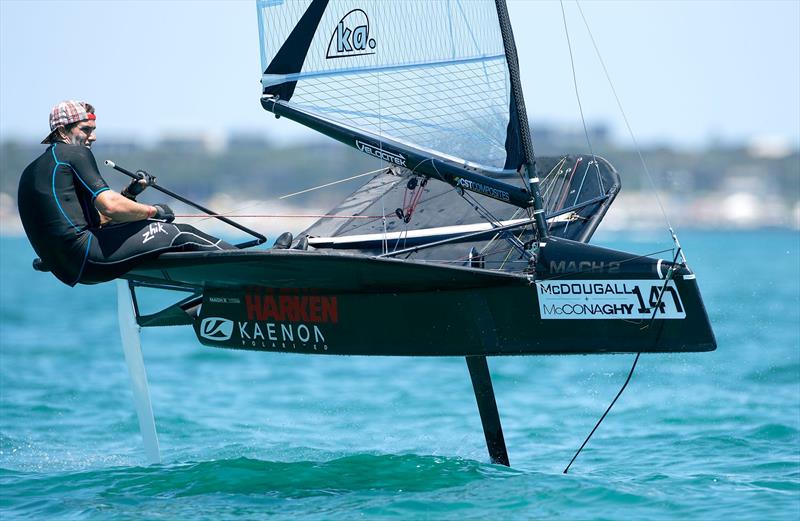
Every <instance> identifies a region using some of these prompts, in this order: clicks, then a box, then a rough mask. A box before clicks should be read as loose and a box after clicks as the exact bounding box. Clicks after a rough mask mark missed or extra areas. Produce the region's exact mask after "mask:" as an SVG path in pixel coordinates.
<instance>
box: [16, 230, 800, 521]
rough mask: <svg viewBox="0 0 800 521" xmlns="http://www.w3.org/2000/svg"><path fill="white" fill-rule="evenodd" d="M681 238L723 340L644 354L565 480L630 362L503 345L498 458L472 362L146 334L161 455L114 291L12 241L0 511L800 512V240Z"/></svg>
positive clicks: (498, 370) (200, 514)
mask: <svg viewBox="0 0 800 521" xmlns="http://www.w3.org/2000/svg"><path fill="white" fill-rule="evenodd" d="M681 239H682V241H683V243H684V244H683V245H684V247H685V248H686V251H687V255H688V258H689V262H690V265H691V266H692V268H693V269H694V270H695V271H696V272H697V273H698V281H699V284H700V287H701V289H702V291H703V295H704V297H705V301H706V305H707V307H708V311H709V315H710V316H711V320H712V322H713V324H714V327H715V331H716V334H717V339H718V342H719V348H718V350H717V351H716V352H714V353H704V354H681V355H643V356H642V359H641V360H640V362H639V365H638V367H637V370H636V373H635V374H634V377H633V379H632V381H631V383H630V385H629V387H628V389H627V391H626V392H625V394H623V396H622V398H621V399H620V400H619V402H618V403H617V405H616V407H615V408H614V410H613V411H612V413H611V414H610V415H609V417H608V418H607V419H606V421H605V422H604V423H603V425H602V426H601V427H600V429H599V430H598V432H597V433H596V434H595V437H594V438H593V439H592V441H591V442H590V444H589V446H588V448H587V449H586V450H585V451H584V453H583V454H582V455H581V457H580V458H579V459H578V460H577V462H576V463H575V465H574V466H573V468H572V470H571V471H570V474H568V475H564V474H562V473H561V471H562V469H563V468H564V466H565V465H566V464H567V462H568V461H569V459H570V457H571V456H572V453H573V452H574V450H575V449H576V448H577V447H578V446H579V445H580V443H581V442H582V440H583V438H584V436H585V435H586V434H587V433H588V431H589V430H590V429H591V428H592V426H593V425H594V423H595V421H596V420H597V418H598V417H599V416H600V414H602V412H603V410H604V409H605V407H606V406H607V404H608V403H609V401H610V400H611V398H613V396H614V394H615V393H616V391H617V390H618V389H619V387H620V385H621V384H622V382H623V381H624V379H625V376H626V375H627V371H628V369H629V368H630V364H631V362H632V360H633V356H632V355H612V356H580V357H527V358H502V359H498V358H493V359H490V361H489V364H490V368H491V371H492V374H493V377H494V383H495V391H496V393H497V399H498V403H499V408H500V414H501V417H502V420H503V426H504V429H505V434H506V442H507V445H508V448H509V454H510V458H511V463H512V465H513V466H512V467H511V468H505V467H501V466H496V465H492V464H490V463H489V462H488V456H487V454H486V449H485V446H484V441H483V434H482V431H481V426H480V420H479V417H478V413H477V408H476V405H475V402H474V397H473V394H472V390H471V387H470V381H469V376H468V373H467V369H466V364H465V363H464V361H463V359H443V358H434V359H405V358H396V359H394V358H350V357H313V356H304V355H293V354H269V353H251V352H238V351H227V350H215V349H212V348H208V347H202V346H200V345H199V344H198V343H197V342H196V341H195V339H194V335H193V333H192V331H191V330H189V329H188V328H164V329H159V330H152V329H150V330H145V331H144V332H143V333H142V340H143V346H144V356H145V361H146V363H147V368H148V376H149V379H150V390H151V393H152V397H153V406H154V410H155V415H156V421H157V426H158V429H159V435H160V442H161V448H162V455H163V459H164V462H163V464H161V465H156V466H147V465H146V464H145V462H144V455H143V451H142V448H141V440H140V436H139V433H138V426H137V422H136V416H135V412H134V409H133V404H132V394H131V389H130V384H129V381H128V377H127V370H126V367H125V365H124V361H123V357H122V350H121V344H120V340H119V335H118V330H117V320H116V304H115V288H114V286H113V285H110V284H109V285H101V286H95V287H79V288H75V289H70V288H67V287H66V286H63V285H61V284H60V283H58V282H57V281H56V280H55V279H54V278H52V277H51V276H49V275H45V274H40V273H35V272H33V271H32V270H31V269H30V262H31V259H32V258H33V253H32V250H31V249H30V247H29V246H28V245H27V242H26V241H25V239H17V238H3V239H1V240H0V260H1V261H2V264H1V265H0V268H1V270H0V298H2V300H1V301H0V407H1V408H0V487H1V488H0V517H2V519H15V518H29V519H61V518H68V519H114V520H119V519H193V520H196V519H209V520H211V519H213V520H220V519H239V518H255V517H266V516H271V517H274V518H279V519H280V518H291V519H294V518H312V519H331V518H337V519H353V518H356V517H368V518H373V517H374V518H399V519H426V518H430V519H488V518H490V517H499V516H502V518H503V519H518V518H519V519H525V518H562V519H626V520H627V519H648V520H661V519H676V518H683V519H722V518H729V519H787V520H797V519H798V517H800V234H798V233H797V232H788V231H761V232H756V231H753V232H699V231H693V232H686V233H683V234H682V236H681ZM594 242H595V243H598V244H603V245H607V246H611V247H615V248H619V249H624V250H628V251H634V252H639V253H648V252H650V251H654V250H657V249H659V245H657V244H655V243H654V242H653V236H652V235H642V236H637V235H636V234H617V235H612V234H604V235H601V236H598V238H597V240H595V241H594ZM666 255H669V254H666ZM397 319H398V320H409V327H413V314H410V315H409V317H397ZM377 341H379V340H378V339H376V342H377Z"/></svg>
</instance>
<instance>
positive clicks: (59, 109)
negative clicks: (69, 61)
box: [18, 100, 291, 286]
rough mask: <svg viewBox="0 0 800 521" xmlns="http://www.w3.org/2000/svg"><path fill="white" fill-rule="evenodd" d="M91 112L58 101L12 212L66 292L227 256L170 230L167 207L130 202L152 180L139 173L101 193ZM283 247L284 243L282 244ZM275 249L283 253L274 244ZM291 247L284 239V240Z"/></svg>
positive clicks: (188, 232) (194, 233) (199, 237)
mask: <svg viewBox="0 0 800 521" xmlns="http://www.w3.org/2000/svg"><path fill="white" fill-rule="evenodd" d="M96 119H97V118H96V116H95V110H94V107H93V106H92V105H90V104H89V103H86V102H85V101H74V100H69V101H62V102H61V103H58V104H57V105H56V106H54V107H53V109H52V110H51V111H50V134H49V135H48V136H47V137H46V138H45V139H44V141H42V144H46V145H49V146H48V147H47V150H45V151H44V153H43V154H42V155H41V156H39V157H38V158H37V159H36V160H35V161H33V162H32V163H31V164H30V165H28V167H27V168H26V169H25V171H24V172H23V173H22V177H21V179H20V182H19V192H18V206H19V213H20V217H21V219H22V225H23V227H24V228H25V233H26V234H27V236H28V240H30V242H31V245H32V246H33V249H34V250H35V251H36V253H37V254H38V255H39V257H40V258H41V261H39V265H38V266H36V263H34V265H35V267H37V269H46V270H49V271H52V272H53V274H54V275H55V276H56V277H58V279H59V280H60V281H61V282H63V283H65V284H68V285H70V286H74V285H75V284H77V283H79V282H80V283H82V284H95V283H98V282H106V281H109V280H112V279H115V278H117V277H119V276H120V275H122V274H124V273H126V272H128V271H129V270H131V269H132V268H133V267H134V266H136V265H137V264H139V263H141V262H142V261H144V260H147V259H150V258H153V257H155V256H157V255H159V254H161V253H164V252H168V251H220V250H228V249H234V248H235V247H234V246H232V245H230V244H228V243H227V242H225V241H223V240H221V239H217V238H216V237H212V236H210V235H208V234H205V233H203V232H201V231H200V230H198V229H196V228H194V227H192V226H189V225H187V224H178V223H173V220H174V219H175V214H174V213H173V212H172V210H171V209H170V208H169V206H167V205H166V204H156V205H147V204H141V203H138V202H136V196H137V195H139V194H140V193H141V192H142V191H143V190H144V189H145V188H147V186H148V185H149V184H151V183H152V182H153V181H154V178H153V177H151V176H149V175H147V174H146V173H144V172H142V178H141V179H139V180H133V182H131V184H130V185H128V186H127V187H126V188H125V189H124V190H122V192H121V193H118V192H115V191H113V190H111V189H110V188H109V187H108V184H107V183H106V182H105V180H104V179H103V177H102V176H101V175H100V172H99V171H98V168H97V162H96V161H95V158H94V155H93V154H92V151H91V146H92V143H94V141H95V139H96V136H95V129H96V126H97V125H96ZM283 239H284V241H283V242H286V239H287V238H286V237H283ZM280 240H281V238H279V241H278V243H276V247H288V244H286V245H284V244H283V243H281V242H280ZM288 242H289V243H290V242H291V237H288Z"/></svg>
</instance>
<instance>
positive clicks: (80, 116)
mask: <svg viewBox="0 0 800 521" xmlns="http://www.w3.org/2000/svg"><path fill="white" fill-rule="evenodd" d="M87 119H95V115H94V107H93V106H92V105H91V104H89V103H86V102H85V101H75V100H66V101H62V102H61V103H58V104H57V105H56V106H54V107H53V108H52V109H51V110H50V134H48V135H47V137H46V138H44V140H43V141H42V144H47V143H52V141H53V139H54V138H55V133H56V130H58V129H59V128H61V127H64V126H66V125H69V124H72V123H77V122H79V121H86V120H87Z"/></svg>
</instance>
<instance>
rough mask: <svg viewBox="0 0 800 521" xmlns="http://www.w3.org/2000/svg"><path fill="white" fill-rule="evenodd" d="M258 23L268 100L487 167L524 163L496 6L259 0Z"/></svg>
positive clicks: (452, 0) (450, 1) (404, 0)
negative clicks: (269, 96)
mask: <svg viewBox="0 0 800 521" xmlns="http://www.w3.org/2000/svg"><path fill="white" fill-rule="evenodd" d="M258 15H259V29H260V34H261V66H262V67H261V70H262V72H263V76H262V84H263V87H264V94H267V95H275V96H277V97H278V98H279V99H280V101H281V102H283V103H287V104H289V105H290V106H292V107H294V108H296V109H298V110H302V111H304V112H307V113H309V114H311V115H315V116H319V117H323V118H325V119H327V120H329V121H332V122H334V123H337V124H339V125H342V126H343V127H346V128H350V129H354V130H356V131H361V132H362V133H363V134H365V135H372V136H377V137H379V138H383V139H389V140H393V141H396V142H398V143H402V144H404V145H407V146H408V147H410V148H413V149H415V150H419V151H426V152H427V151H432V152H435V153H438V154H441V155H443V156H449V157H450V158H452V159H454V160H456V161H458V162H465V161H466V162H470V163H475V164H476V165H478V166H479V167H481V168H483V169H486V170H498V169H499V170H502V169H505V170H509V169H510V170H516V169H517V168H518V167H519V166H520V164H521V161H522V158H521V150H520V144H519V137H518V132H519V129H518V125H517V124H516V123H517V122H516V118H515V117H513V116H512V114H514V113H515V112H514V110H512V102H513V100H512V99H511V85H510V80H509V72H508V64H507V63H506V56H505V50H504V46H503V39H502V35H501V31H500V26H499V22H498V16H497V11H496V7H495V4H494V2H475V1H461V0H443V1H439V2H429V1H423V0H358V1H353V0H311V1H280V0H260V1H259V2H258ZM353 145H354V146H357V147H359V148H361V150H362V151H365V152H367V153H373V154H374V155H376V156H378V157H383V158H384V159H387V160H388V161H389V162H392V158H391V154H392V152H388V153H386V152H385V153H384V154H383V155H382V154H381V152H380V150H367V149H366V147H367V146H368V145H369V144H368V143H365V144H364V146H359V145H358V144H355V143H353Z"/></svg>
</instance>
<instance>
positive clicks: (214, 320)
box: [200, 317, 233, 342]
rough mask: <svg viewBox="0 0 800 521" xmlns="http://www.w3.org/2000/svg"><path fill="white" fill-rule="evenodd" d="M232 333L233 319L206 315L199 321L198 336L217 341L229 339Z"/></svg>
mask: <svg viewBox="0 0 800 521" xmlns="http://www.w3.org/2000/svg"><path fill="white" fill-rule="evenodd" d="M232 334H233V321H232V320H228V319H227V318H219V317H208V318H204V319H203V321H202V322H200V336H201V337H203V338H207V339H209V340H216V341H217V342H224V341H225V340H228V339H230V337H231V335H232Z"/></svg>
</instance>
